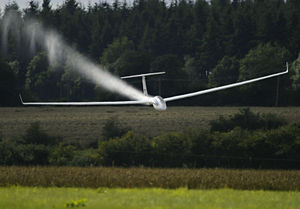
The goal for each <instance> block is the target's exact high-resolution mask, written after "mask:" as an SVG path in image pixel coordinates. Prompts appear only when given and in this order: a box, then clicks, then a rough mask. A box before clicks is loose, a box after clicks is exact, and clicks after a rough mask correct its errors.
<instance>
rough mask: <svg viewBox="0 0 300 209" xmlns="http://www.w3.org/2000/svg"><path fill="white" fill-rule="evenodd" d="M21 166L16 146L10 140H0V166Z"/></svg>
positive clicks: (20, 158)
mask: <svg viewBox="0 0 300 209" xmlns="http://www.w3.org/2000/svg"><path fill="white" fill-rule="evenodd" d="M19 164H22V157H21V156H20V150H19V147H18V144H17V143H16V142H15V141H12V140H10V139H1V140H0V165H19Z"/></svg>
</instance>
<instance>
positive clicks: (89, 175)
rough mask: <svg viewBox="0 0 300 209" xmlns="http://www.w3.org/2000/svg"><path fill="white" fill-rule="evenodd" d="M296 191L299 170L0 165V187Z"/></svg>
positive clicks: (299, 188) (299, 182)
mask: <svg viewBox="0 0 300 209" xmlns="http://www.w3.org/2000/svg"><path fill="white" fill-rule="evenodd" d="M10 185H20V186H35V187H89V188H99V187H101V188H102V187H105V188H165V189H175V188H189V189H221V188H231V189H238V190H276V191H278V190H283V191H300V171H299V170H294V171H288V170H249V169H243V170H237V169H186V168H181V169H179V168H178V169H159V168H108V167H20V166H11V167H0V186H10Z"/></svg>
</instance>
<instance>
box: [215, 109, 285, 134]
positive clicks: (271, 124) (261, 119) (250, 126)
mask: <svg viewBox="0 0 300 209" xmlns="http://www.w3.org/2000/svg"><path fill="white" fill-rule="evenodd" d="M285 124H287V122H286V121H285V120H284V119H283V118H279V117H278V116H276V115H274V114H262V115H261V114H260V113H257V114H255V113H253V112H252V111H250V109H249V108H244V109H241V110H240V112H239V113H236V114H235V115H233V116H230V117H229V118H228V119H226V118H224V117H223V116H220V117H219V119H218V120H213V121H211V122H210V125H211V129H210V130H211V132H214V131H221V132H224V131H230V130H232V129H234V128H235V127H241V128H242V129H247V130H257V129H267V130H268V129H276V128H278V127H280V126H283V125H285Z"/></svg>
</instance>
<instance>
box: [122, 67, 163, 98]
mask: <svg viewBox="0 0 300 209" xmlns="http://www.w3.org/2000/svg"><path fill="white" fill-rule="evenodd" d="M165 73H166V72H156V73H145V74H138V75H130V76H124V77H121V79H128V78H138V77H142V85H143V92H144V95H145V96H148V91H147V84H146V77H147V76H152V75H161V74H165Z"/></svg>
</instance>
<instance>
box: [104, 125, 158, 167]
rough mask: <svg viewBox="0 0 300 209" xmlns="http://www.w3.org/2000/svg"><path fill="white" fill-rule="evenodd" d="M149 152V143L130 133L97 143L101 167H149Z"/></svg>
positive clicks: (145, 139)
mask: <svg viewBox="0 0 300 209" xmlns="http://www.w3.org/2000/svg"><path fill="white" fill-rule="evenodd" d="M151 151H152V148H151V141H150V140H149V139H148V138H147V137H145V136H141V135H138V134H135V133H133V132H132V131H129V132H128V133H127V134H125V135H124V136H122V137H117V138H111V139H109V140H108V141H100V143H99V154H100V159H101V161H102V163H103V165H117V166H138V165H149V163H150V162H149V160H150V158H149V155H150V156H151Z"/></svg>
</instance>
